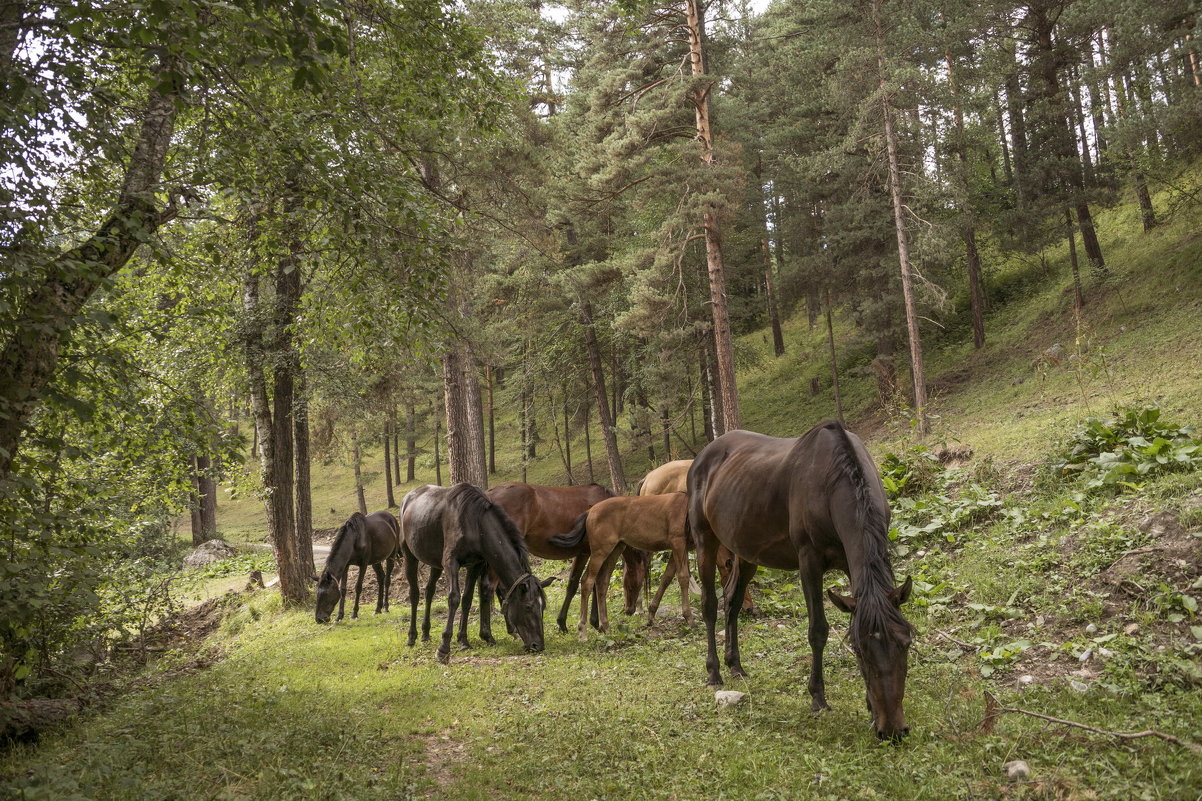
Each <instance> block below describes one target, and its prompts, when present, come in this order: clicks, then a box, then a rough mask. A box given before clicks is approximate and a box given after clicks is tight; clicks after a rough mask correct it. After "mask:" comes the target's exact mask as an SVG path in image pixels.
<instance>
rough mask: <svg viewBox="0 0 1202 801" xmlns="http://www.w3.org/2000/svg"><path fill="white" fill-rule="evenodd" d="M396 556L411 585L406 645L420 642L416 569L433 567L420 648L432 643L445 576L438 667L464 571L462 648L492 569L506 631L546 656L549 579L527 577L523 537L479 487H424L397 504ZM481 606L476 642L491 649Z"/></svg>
mask: <svg viewBox="0 0 1202 801" xmlns="http://www.w3.org/2000/svg"><path fill="white" fill-rule="evenodd" d="M401 552H402V553H403V554H404V556H405V576H406V579H407V580H408V582H409V606H410V618H409V645H410V646H412V645H413V644H414V643H415V642H417V602H418V567H419V562H424V563H425V564H427V565H429V566H430V578H429V580H428V582H427V584H426V615H425V620H424V621H423V623H422V640H423V641H425V640H428V639H429V638H430V603H431V601H432V599H433V597H434V587H435V583H436V582H437V581H438V578H439V576H441V575H442V573H443V572H444V571H445V572H446V574H447V626H446V629H445V630H444V631H443V635H442V644H441V645H440V646H439V647H438V661H440V662H443V663H445V662H447V661H449V659H450V655H451V633H452V629H453V627H454V623H455V612H456V610H457V609H458V607H459V603H460V597H461V593H460V589H459V569H460V568H461V567H466V568H467V569H468V574H467V586H466V593H465V595H466V600H465V602H464V606H463V622H462V624H461V626H460V636H459V641H460V643H461V644H463V645H465V646H466V645H467V633H466V627H467V614H468V610H469V609H470V607H471V595H472V590H473V588H474V585H475V584H476V582H477V581H479V580H480V578H481V576H482V574H483V573H484V571H485V570H490V571H492V573H494V574H495V575H496V576H497V579H498V581H499V585H498V590H499V592H500V593H501V597H502V601H501V612H502V614H503V615H504V616H505V620H506V622H507V623H508V624H509V628H510V630H511V631H513V632H514V633H516V634H517V636H518V637H519V638H521V640H522V643H523V644H524V645H525V646H526V651H527V652H539V651H542V650H543V647H544V644H543V610H544V609H545V608H546V605H547V596H546V594H545V593H544V592H543V587H545V586H546V585H547V584H550V583H551V581H552V580H551V579H548V580H547V581H546V582H539V580H538V579H537V578H536V577H535V576H534V575H533V574H531V572H530V554H529V552H528V551H527V550H526V542H525V540H524V539H523V538H522V534H521V532H519V531H518V530H517V528H516V527H515V526H514V524H513V521H512V520H510V519H509V518H508V517H507V516H506V515H505V513H504V512H503V511H502V510H501V508H500V507H499V506H497V505H496V504H494V503H492V502H491V501H490V500H489V499H488V498H487V497H486V496H485V495H484V493H483V492H482V491H481V490H480V489H479V488H477V487H475V486H473V485H471V484H468V483H466V482H461V483H459V484H455V485H454V486H451V487H436V486H433V485H431V484H427V485H425V486H423V487H418V488H417V489H415V490H413V491H412V492H410V493H409V494H408V495H406V496H405V497H404V499H403V500H402V501H401ZM481 592H484V588H483V584H481ZM481 606H482V609H481V619H480V636H481V637H482V638H483V639H484V640H485V642H488V643H489V644H492V643H493V642H494V640H493V638H492V633H491V631H490V630H489V628H488V621H487V618H486V617H485V614H486V611H485V609H484V605H483V604H482V605H481Z"/></svg>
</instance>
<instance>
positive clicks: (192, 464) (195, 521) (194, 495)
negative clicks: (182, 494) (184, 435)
mask: <svg viewBox="0 0 1202 801" xmlns="http://www.w3.org/2000/svg"><path fill="white" fill-rule="evenodd" d="M188 466H189V471H190V472H191V474H192V485H191V486H190V487H188V515H189V517H190V518H191V519H192V544H193V545H200V544H201V543H203V542H206V541H207V540H208V538H207V537H206V536H205V530H204V524H203V523H201V521H200V465H199V464H198V463H197V458H196V454H193V455H192V457H191V458H190V459H188Z"/></svg>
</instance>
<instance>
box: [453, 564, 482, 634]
mask: <svg viewBox="0 0 1202 801" xmlns="http://www.w3.org/2000/svg"><path fill="white" fill-rule="evenodd" d="M483 569H484V566H483V565H472V566H471V567H469V568H468V569H467V582H466V583H465V584H464V585H463V611H462V614H461V615H460V616H459V637H458V640H459V645H460V646H461V647H463V648H471V647H472V646H471V643H469V642H468V641H467V618H468V615H469V614H470V613H471V611H472V597H473V595H474V594H475V592H476V582H477V581H479V580H480V572H481V571H482V570H483Z"/></svg>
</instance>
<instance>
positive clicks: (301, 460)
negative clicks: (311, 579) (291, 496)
mask: <svg viewBox="0 0 1202 801" xmlns="http://www.w3.org/2000/svg"><path fill="white" fill-rule="evenodd" d="M292 438H293V441H294V443H295V445H296V465H295V476H296V541H297V554H298V558H299V559H300V568H299V570H300V572H301V573H303V574H305V575H308V576H312V575H315V574H316V573H317V570H316V568H315V566H314V563H313V479H312V469H311V467H312V463H313V460H312V456H311V455H310V453H309V386H308V381H307V379H306V377H305V371H304V368H303V367H301V366H299V365H298V366H297V392H296V413H295V415H294V417H293V420H292Z"/></svg>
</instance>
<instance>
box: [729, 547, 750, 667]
mask: <svg viewBox="0 0 1202 801" xmlns="http://www.w3.org/2000/svg"><path fill="white" fill-rule="evenodd" d="M756 569H757V567H756V565H754V564H752V563H751V562H748V561H746V560H745V559H740V558H738V557H735V565H734V570H732V571H731V572H732V573H733V574H734V575H733V576H732V579H733V586H732V587H729V588H728V592H727V598H726V666H727V667H728V668H730V674H731V675H732V676H739V677H741V678H746V677H747V671H745V670H743V664H742V661H741V660H740V658H739V611H740V610H741V609H742V608H743V596H744V595H746V594H747V585H748V584H749V583H750V582H751V578H752V576H754V575H755V571H756Z"/></svg>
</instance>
